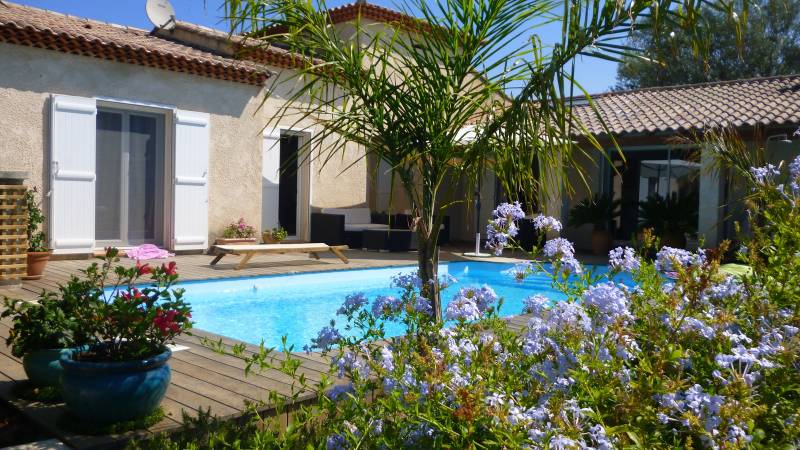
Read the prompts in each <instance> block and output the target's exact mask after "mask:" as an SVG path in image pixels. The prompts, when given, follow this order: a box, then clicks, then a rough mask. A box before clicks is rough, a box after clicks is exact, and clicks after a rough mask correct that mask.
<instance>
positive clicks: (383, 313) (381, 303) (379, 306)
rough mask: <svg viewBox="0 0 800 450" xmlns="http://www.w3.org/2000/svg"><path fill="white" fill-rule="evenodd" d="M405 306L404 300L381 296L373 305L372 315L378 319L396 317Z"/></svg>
mask: <svg viewBox="0 0 800 450" xmlns="http://www.w3.org/2000/svg"><path fill="white" fill-rule="evenodd" d="M402 306H403V300H402V299H399V298H397V297H393V296H391V295H379V296H378V297H377V298H375V301H374V302H373V303H372V314H373V315H374V316H376V317H390V316H394V315H395V314H397V313H398V312H400V309H401V308H402Z"/></svg>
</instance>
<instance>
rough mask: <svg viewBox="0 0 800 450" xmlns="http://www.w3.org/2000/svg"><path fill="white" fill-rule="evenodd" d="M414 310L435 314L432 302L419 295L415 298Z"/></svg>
mask: <svg viewBox="0 0 800 450" xmlns="http://www.w3.org/2000/svg"><path fill="white" fill-rule="evenodd" d="M414 311H416V312H418V313H422V314H427V315H429V316H430V315H431V314H433V306H431V302H430V300H428V299H427V298H425V297H422V296H417V298H416V299H415V300H414Z"/></svg>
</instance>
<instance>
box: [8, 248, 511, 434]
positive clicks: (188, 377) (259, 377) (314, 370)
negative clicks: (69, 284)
mask: <svg viewBox="0 0 800 450" xmlns="http://www.w3.org/2000/svg"><path fill="white" fill-rule="evenodd" d="M321 256H322V255H321ZM347 257H348V258H349V259H350V264H342V263H341V261H339V259H338V258H335V257H333V256H323V257H322V259H321V260H319V261H317V260H313V259H308V258H307V256H306V255H275V256H270V257H265V258H261V259H259V260H258V261H255V262H253V263H251V264H249V265H248V266H247V267H246V268H245V269H242V270H233V267H234V265H235V264H236V261H235V259H234V258H232V259H231V261H230V263H220V264H217V265H216V266H213V267H212V266H210V265H209V263H210V262H211V259H212V257H211V256H208V255H186V256H177V257H175V258H171V259H170V260H171V261H176V262H177V265H178V272H179V273H180V276H181V280H198V279H214V278H232V277H248V276H259V275H270V274H287V273H300V272H313V271H321V270H347V269H356V268H370V267H387V266H398V265H410V264H415V263H416V254H415V253H377V252H363V251H354V250H350V251H347ZM441 258H442V260H455V259H461V258H460V257H459V256H456V254H452V253H448V252H442V255H441ZM164 261H167V260H159V261H157V262H155V264H159V263H161V262H164ZM91 262H92V261H89V260H62V261H51V262H50V264H49V265H48V267H47V270H46V275H45V277H44V278H43V279H41V280H38V281H26V282H24V283H23V285H22V286H21V287H17V288H8V287H0V296H3V295H7V296H10V297H14V298H24V299H31V300H32V299H35V298H36V296H37V295H38V294H39V293H40V292H41V290H42V289H55V288H57V286H58V284H60V283H64V282H66V281H67V280H68V279H69V277H70V276H72V275H79V270H80V269H83V268H85V267H86V266H87V265H89V264H90V263H91ZM122 262H123V263H124V264H134V262H133V261H131V260H127V259H123V261H122ZM512 320H514V321H517V322H520V323H519V324H516V323H515V325H518V326H519V325H522V324H524V321H522V319H512ZM9 330H10V322H9V321H8V320H7V319H4V320H3V321H0V399H2V400H5V401H7V402H9V403H10V404H12V405H14V406H15V407H16V408H18V409H19V410H20V411H22V412H23V414H25V415H26V416H27V417H28V418H30V419H31V420H33V421H34V422H36V423H37V424H38V425H39V426H41V427H42V429H43V430H45V431H46V432H47V433H49V434H52V435H53V436H55V437H57V438H58V439H61V440H62V441H64V442H65V443H66V444H68V445H70V446H72V447H75V448H86V449H89V448H92V449H93V448H115V447H119V446H123V445H124V444H125V442H126V441H127V440H129V439H131V438H146V437H148V436H150V435H152V434H153V433H159V432H169V431H170V430H177V429H178V428H180V426H181V419H182V414H183V412H185V413H187V414H189V415H196V414H197V411H198V409H199V408H202V409H204V410H205V409H209V408H210V410H211V412H212V414H214V415H217V416H219V417H223V418H233V417H238V416H240V415H241V414H242V413H243V411H244V410H245V408H246V407H245V403H246V402H250V403H251V402H259V401H264V402H266V401H267V400H268V392H269V391H275V392H277V393H278V394H280V395H284V396H288V395H290V394H291V391H292V380H291V379H290V377H288V376H287V375H285V374H283V373H281V372H280V371H277V370H271V369H270V370H264V371H261V372H252V373H251V374H249V375H248V376H246V377H245V374H244V367H245V365H244V362H243V361H241V360H240V359H238V358H235V357H232V356H226V355H221V354H218V353H216V352H214V351H213V350H211V349H208V348H206V347H204V346H203V345H201V343H200V339H201V338H203V337H207V338H211V339H214V340H216V339H222V340H223V342H224V343H226V344H234V343H237V342H236V341H234V340H232V339H228V338H224V337H221V336H216V335H213V334H211V333H208V332H205V331H202V330H193V334H194V336H183V337H181V338H179V339H178V340H177V342H176V343H177V344H179V345H181V346H184V347H187V348H186V349H185V350H179V351H175V352H173V356H172V359H171V360H170V366H171V368H172V381H171V383H170V386H169V389H168V390H167V394H166V398H165V399H164V402H163V403H162V408H163V409H164V412H165V413H166V417H165V419H164V420H163V421H162V422H161V423H158V424H156V425H155V426H153V427H152V428H150V429H148V430H142V431H138V432H130V433H126V434H123V435H111V436H87V435H80V434H76V433H73V432H72V431H70V430H69V429H68V428H67V427H65V426H64V417H65V414H66V409H65V407H64V405H62V404H55V405H52V404H51V405H46V404H41V403H31V402H27V401H24V400H21V399H18V398H16V397H15V395H14V387H15V386H17V385H18V384H19V383H21V382H24V381H25V380H26V376H25V372H24V370H23V367H22V363H21V361H20V360H19V359H18V358H15V357H13V356H12V355H11V352H10V350H9V349H8V347H6V345H5V339H4V338H5V337H7V336H8V332H9ZM257 350H258V348H257V346H253V345H248V347H247V351H248V352H253V351H257ZM295 356H296V357H297V358H299V359H300V360H301V362H302V364H301V367H300V372H302V373H304V374H305V375H306V377H307V378H308V379H309V380H310V381H311V382H312V383H313V382H314V381H319V380H320V379H321V377H322V375H323V373H326V372H327V367H328V363H327V361H326V360H325V359H324V358H323V357H322V356H321V355H319V354H315V353H311V354H306V353H297V354H295ZM275 358H276V359H280V358H283V355H281V354H276V355H275ZM313 396H314V394H313V393H311V392H308V393H306V394H304V395H303V396H301V397H300V400H301V401H302V400H303V399H308V398H312V397H313ZM269 409H270V408H269V406H268V405H266V406H265V411H269ZM282 420H288V418H282Z"/></svg>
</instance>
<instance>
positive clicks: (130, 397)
mask: <svg viewBox="0 0 800 450" xmlns="http://www.w3.org/2000/svg"><path fill="white" fill-rule="evenodd" d="M118 253H119V251H118V250H117V249H115V248H109V249H107V250H106V254H105V257H104V258H103V264H102V266H98V264H97V263H94V264H92V265H91V266H90V267H89V268H88V269H86V271H85V272H84V273H85V275H86V278H87V282H88V283H90V284H91V286H93V287H94V288H96V289H97V290H98V291H99V295H98V296H97V298H96V299H94V300H93V301H90V302H87V305H86V308H88V310H89V312H90V314H85V315H83V319H82V321H83V322H84V323H83V325H84V326H85V328H87V329H93V330H95V338H94V340H93V342H92V343H91V344H90V345H89V347H88V348H87V349H85V350H84V351H78V352H74V353H71V354H68V355H65V356H63V357H62V358H61V365H62V367H63V369H64V372H63V376H62V388H63V397H64V401H65V402H66V404H67V408H68V409H69V410H70V411H71V412H72V413H73V414H74V415H75V416H76V417H77V418H78V419H79V420H80V421H82V422H88V423H94V424H110V423H117V422H124V421H129V420H135V419H139V418H143V417H147V416H148V415H150V414H151V413H153V412H154V411H155V410H156V409H157V408H158V406H159V405H160V403H161V400H162V399H163V398H164V395H165V393H166V390H167V386H168V385H169V382H170V373H171V372H170V368H169V364H168V361H169V359H170V357H171V356H172V352H171V351H170V349H169V348H168V347H167V346H166V344H167V343H170V342H172V341H173V340H174V338H175V337H176V336H178V335H180V334H181V333H182V332H184V331H186V330H188V329H189V328H190V327H191V310H190V308H189V305H188V304H186V303H185V302H184V301H183V298H182V296H183V289H173V288H172V286H173V285H174V283H175V282H176V281H177V279H178V274H177V270H176V268H175V263H174V262H171V263H169V265H163V264H162V266H161V267H155V268H154V267H150V266H149V265H147V264H145V265H138V264H137V266H136V267H131V268H125V267H122V266H119V265H117V264H116V263H117V262H118V261H119V258H118V257H117V255H118ZM147 274H150V277H151V279H150V280H149V281H148V282H147V284H146V285H145V286H146V287H142V288H141V289H139V288H137V287H135V284H136V283H137V282H139V280H140V278H141V277H142V276H144V275H147Z"/></svg>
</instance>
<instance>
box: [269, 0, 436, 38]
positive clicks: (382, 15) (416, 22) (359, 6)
mask: <svg viewBox="0 0 800 450" xmlns="http://www.w3.org/2000/svg"><path fill="white" fill-rule="evenodd" d="M328 16H330V20H331V23H342V22H350V21H354V20H356V19H359V18H361V19H369V20H374V21H375V22H383V23H388V24H393V25H399V26H400V27H405V28H406V29H417V28H418V27H420V26H422V27H425V26H427V25H426V23H425V21H424V20H422V19H420V18H417V17H414V16H411V15H408V14H406V13H402V12H400V11H396V10H394V9H390V8H386V7H383V6H378V5H374V4H372V3H368V2H366V1H363V0H358V1H356V2H354V3H347V4H344V5H341V6H337V7H334V8H330V9H328ZM263 31H264V33H265V34H264V35H271V34H278V33H283V32H285V31H286V28H285V27H283V26H281V25H275V26H271V27H267V28H266V29H265V30H263Z"/></svg>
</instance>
